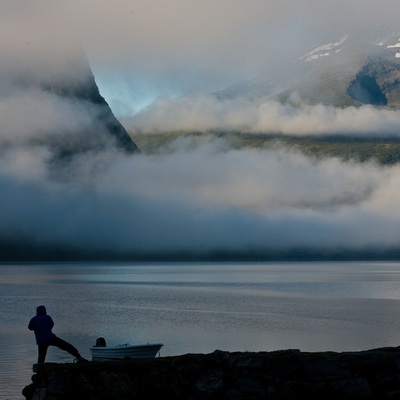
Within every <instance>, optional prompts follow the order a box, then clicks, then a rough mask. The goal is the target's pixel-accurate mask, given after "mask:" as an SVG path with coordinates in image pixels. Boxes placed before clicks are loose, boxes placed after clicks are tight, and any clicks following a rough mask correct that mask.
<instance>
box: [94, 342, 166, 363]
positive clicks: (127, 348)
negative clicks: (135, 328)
mask: <svg viewBox="0 0 400 400" xmlns="http://www.w3.org/2000/svg"><path fill="white" fill-rule="evenodd" d="M162 346H163V345H162V344H161V343H148V344H138V345H129V344H127V345H119V346H106V347H97V346H93V347H91V348H90V352H91V354H92V359H93V360H121V359H124V358H154V357H155V356H156V355H157V353H158V352H159V351H160V349H161V347H162Z"/></svg>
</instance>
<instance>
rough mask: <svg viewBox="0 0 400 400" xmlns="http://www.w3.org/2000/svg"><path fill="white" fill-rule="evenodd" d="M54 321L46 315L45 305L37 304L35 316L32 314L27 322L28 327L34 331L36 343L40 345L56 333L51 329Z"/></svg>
mask: <svg viewBox="0 0 400 400" xmlns="http://www.w3.org/2000/svg"><path fill="white" fill-rule="evenodd" d="M53 326H54V322H53V320H52V318H51V317H50V315H47V312H46V307H45V306H39V307H38V308H37V309H36V316H34V317H33V318H32V319H31V320H30V321H29V324H28V328H29V330H31V331H34V332H35V338H36V344H38V345H40V344H42V343H44V342H46V341H48V340H50V339H53V338H54V337H55V336H56V335H55V334H54V333H53V332H52V331H51V330H52V328H53Z"/></svg>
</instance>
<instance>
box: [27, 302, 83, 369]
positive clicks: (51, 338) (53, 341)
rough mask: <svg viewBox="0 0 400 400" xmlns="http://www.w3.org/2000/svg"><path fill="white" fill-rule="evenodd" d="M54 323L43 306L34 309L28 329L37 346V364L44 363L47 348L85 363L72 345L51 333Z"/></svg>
mask: <svg viewBox="0 0 400 400" xmlns="http://www.w3.org/2000/svg"><path fill="white" fill-rule="evenodd" d="M53 326H54V322H53V319H52V318H51V317H50V315H47V311H46V307H45V306H38V307H37V308H36V315H35V316H34V317H32V318H31V320H30V321H29V324H28V329H29V330H31V331H34V333H35V338H36V344H37V345H38V364H41V363H44V361H45V359H46V354H47V349H48V348H49V346H55V347H58V348H59V349H61V350H64V351H66V352H68V353H69V354H71V355H72V356H73V357H75V358H76V360H77V362H85V361H87V360H85V359H84V358H83V357H82V356H81V355H80V354H79V351H78V350H77V349H76V348H75V347H74V346H72V344H70V343H68V342H66V341H65V340H63V339H61V338H59V337H57V336H56V335H55V334H54V333H53V332H52V329H53Z"/></svg>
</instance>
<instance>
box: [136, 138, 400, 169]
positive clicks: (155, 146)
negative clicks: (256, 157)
mask: <svg viewBox="0 0 400 400" xmlns="http://www.w3.org/2000/svg"><path fill="white" fill-rule="evenodd" d="M376 136H379V135H376ZM132 139H133V141H134V142H135V143H136V144H137V146H138V147H139V149H140V150H141V151H142V153H144V154H156V153H167V152H170V151H173V149H174V147H175V146H176V145H177V144H178V143H179V142H178V141H180V142H182V141H184V143H185V146H186V147H187V146H189V147H196V146H198V145H200V144H202V143H205V142H207V141H211V140H215V139H218V140H219V141H223V142H226V145H227V147H229V148H233V149H241V148H264V149H278V148H286V149H294V150H298V151H301V152H303V153H304V154H306V155H307V156H310V157H315V158H321V157H339V158H341V159H344V160H354V161H356V162H366V161H376V162H378V163H379V164H382V165H392V164H396V163H398V162H400V138H395V137H392V138H382V139H376V138H361V137H360V138H356V137H344V136H343V135H340V136H339V135H337V136H302V137H298V136H283V135H271V134H256V133H218V132H214V133H201V132H192V133H179V132H171V133H163V134H151V135H132Z"/></svg>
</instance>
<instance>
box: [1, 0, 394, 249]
mask: <svg viewBox="0 0 400 400" xmlns="http://www.w3.org/2000/svg"><path fill="white" fill-rule="evenodd" d="M217 3H218V6H217V4H216V3H211V2H208V1H206V2H197V3H196V7H195V6H194V5H193V4H192V5H191V3H190V4H189V3H187V2H183V1H178V0H176V1H171V2H169V6H168V7H160V6H159V4H158V2H153V1H149V2H147V1H146V2H142V1H134V2H130V1H123V0H121V1H118V2H117V3H112V4H111V3H109V2H106V1H99V2H96V6H94V3H93V2H92V1H89V0H87V1H83V2H75V1H71V2H64V1H60V2H57V7H56V6H53V5H51V4H50V3H49V2H42V1H38V2H37V3H35V6H33V5H32V3H31V2H26V1H13V2H11V1H6V2H2V4H1V12H0V21H1V25H0V26H1V28H0V30H1V35H0V36H1V41H0V45H1V51H2V54H4V57H3V58H2V62H1V64H0V76H1V78H2V79H1V81H2V82H3V83H2V84H1V90H0V119H1V121H2V127H1V129H0V144H1V151H0V190H1V194H2V196H1V197H0V206H1V207H0V219H1V224H0V238H1V241H2V242H3V243H10V242H13V243H28V244H29V245H31V246H33V247H34V246H39V247H42V248H52V249H54V248H56V249H57V248H59V247H68V248H70V249H72V250H71V251H72V252H75V251H77V252H78V251H80V250H88V251H92V252H94V253H95V252H98V251H107V252H109V253H115V254H121V253H125V252H129V253H131V254H134V253H140V252H142V253H146V254H152V253H154V254H155V253H161V254H163V253H164V252H169V253H170V254H176V253H182V252H185V253H193V254H209V253H213V252H231V251H236V252H247V253H249V254H252V253H254V254H255V253H257V252H259V251H264V252H273V251H276V250H277V251H281V250H282V251H286V250H290V249H293V248H297V249H298V248H300V249H310V248H311V249H317V251H321V252H324V251H326V250H332V249H333V250H334V249H342V248H343V249H349V250H360V249H361V250H362V249H365V248H371V247H377V248H379V249H383V250H385V249H386V248H389V247H395V246H397V239H396V238H397V237H398V236H399V233H400V228H399V226H400V224H399V219H400V215H399V210H398V200H399V199H398V197H399V195H398V190H397V187H398V180H399V167H398V166H396V165H394V166H390V167H389V166H386V167H382V166H379V165H377V164H375V163H374V162H369V163H363V164H358V163H355V162H351V161H347V162H346V161H343V160H340V159H336V158H326V159H320V160H315V159H309V158H307V157H306V156H304V155H303V154H301V153H299V152H298V151H296V150H295V149H290V148H287V149H285V150H284V149H273V150H271V149H269V150H265V149H264V150H261V149H242V150H237V149H233V148H230V147H229V146H227V145H226V143H225V142H223V141H222V140H214V139H213V140H209V141H206V142H205V143H203V144H202V145H200V146H198V145H196V146H193V145H192V143H191V142H190V140H189V139H182V138H181V139H177V140H176V141H175V142H173V143H170V144H169V147H168V151H165V152H162V154H155V155H145V154H139V155H134V156H127V155H124V154H121V153H119V152H117V151H115V150H111V147H110V150H109V151H108V150H104V149H103V151H99V152H86V153H82V154H76V155H74V157H73V162H60V163H55V162H54V160H55V154H54V149H53V147H52V146H53V144H54V143H58V141H59V140H60V138H61V136H62V138H63V140H64V139H65V138H71V141H74V140H76V137H75V133H76V132H86V130H87V129H90V127H92V126H93V123H94V121H95V120H96V115H97V114H96V109H95V107H94V109H92V110H90V112H89V113H88V112H86V111H85V112H84V111H83V110H87V108H85V107H84V106H86V104H84V103H85V102H84V101H82V100H79V101H78V100H76V99H75V100H74V99H71V98H66V97H65V96H62V95H61V94H60V93H58V92H57V91H51V90H50V91H49V90H47V89H48V88H47V89H46V90H43V87H42V86H41V85H37V84H33V83H37V82H42V81H43V79H44V80H46V79H47V78H48V77H49V76H51V78H52V79H53V80H54V81H56V82H59V81H62V82H64V83H65V82H72V81H71V79H73V77H74V76H76V73H77V72H78V70H79V65H75V64H74V63H73V62H71V60H72V58H71V57H72V55H73V54H74V51H75V50H76V47H74V46H76V43H79V48H80V49H81V48H83V49H84V50H85V53H86V55H87V57H88V60H89V61H90V64H91V66H92V68H93V71H94V72H95V76H96V79H98V81H99V82H101V89H102V90H103V89H104V93H107V96H106V100H107V101H109V102H110V104H111V106H113V104H115V105H117V103H118V102H119V104H122V108H118V106H116V110H115V113H116V114H117V116H119V117H120V118H121V120H122V121H123V122H124V125H125V126H126V128H127V129H128V131H130V132H131V133H132V134H142V135H151V134H152V133H160V132H161V133H162V132H165V131H208V130H221V131H246V132H248V133H250V134H251V133H260V132H261V133H266V134H268V133H273V134H276V133H282V134H284V135H285V134H288V135H317V134H318V135H325V134H328V135H331V134H333V133H335V134H339V135H342V136H343V137H349V136H352V135H356V136H358V137H363V136H366V137H374V138H379V137H389V136H390V137H393V136H394V137H397V136H398V134H399V130H398V126H400V124H399V122H400V121H399V116H398V113H397V112H395V111H393V110H388V109H377V108H373V107H370V106H364V107H360V108H354V107H348V108H340V109H339V108H334V107H330V106H323V105H313V106H311V105H306V104H303V103H302V99H301V98H293V99H292V102H291V103H290V105H282V104H279V103H277V102H275V101H272V100H271V99H261V100H259V101H250V100H248V99H244V98H238V99H235V100H225V101H220V100H217V99H216V98H215V97H214V96H210V95H209V93H212V92H215V91H217V90H222V89H224V88H225V87H226V86H228V85H229V84H232V83H234V82H236V81H238V80H240V79H245V78H252V77H254V76H257V74H261V73H266V72H268V71H271V76H272V74H275V75H276V74H277V73H278V72H279V66H280V65H282V60H288V59H289V58H290V59H293V57H297V56H298V55H299V54H305V53H306V52H307V51H309V50H310V49H312V48H315V46H317V45H318V44H320V43H321V42H323V41H324V40H325V37H327V36H329V37H332V36H335V37H336V33H339V32H338V31H339V30H340V34H338V37H339V38H340V37H342V36H343V31H344V30H345V31H349V30H350V33H351V32H354V31H358V32H359V33H360V32H362V31H363V30H365V29H366V27H367V28H369V27H371V29H372V28H374V29H375V27H376V26H377V25H379V24H381V23H384V22H387V24H388V25H389V23H391V21H389V20H385V18H384V17H385V16H387V15H395V11H396V10H398V8H399V6H398V4H397V3H396V2H394V1H384V2H383V3H382V2H380V4H379V7H375V6H374V5H371V7H369V8H368V10H366V9H365V7H364V8H363V10H364V11H365V12H363V13H362V17H360V13H358V11H359V9H360V8H361V7H362V5H363V2H361V1H350V2H345V3H344V2H340V1H334V2H331V3H330V5H329V6H327V7H321V6H320V4H319V3H318V4H317V2H306V1H300V2H296V4H295V5H293V4H292V2H286V1H283V2H282V1H281V2H279V4H278V2H275V1H267V2H265V1H257V0H254V1H251V2H246V4H244V3H243V2H240V1H238V2H236V1H235V2H231V1H229V2H228V1H224V0H221V1H219V2H217ZM61 10H62V12H61ZM228 10H229V12H228ZM383 10H385V12H383ZM387 10H391V12H390V13H387V12H386V11H387ZM356 14H357V16H358V17H360V20H359V25H360V26H358V25H357V26H355V25H354V24H350V22H354V18H353V17H354V15H356ZM227 16H229V18H228V17H227ZM328 17H329V18H328ZM373 18H374V20H375V21H376V25H372V24H371V21H372V20H373ZM206 22H207V23H206ZM72 26H73V27H74V29H71V27H72ZM206 26H207V29H206V28H205V27H206ZM350 28H351V29H350ZM293 33H297V35H296V36H295V37H296V43H293V39H292V38H293V37H294V36H293ZM289 38H290V40H289ZM117 44H118V45H117ZM74 49H75V50H74ZM55 55H56V56H55ZM267 75H268V74H267ZM275 75H274V76H275ZM21 77H24V79H25V80H23V82H22V81H21ZM139 81H140V82H141V86H140V90H139V91H136V88H137V86H136V83H137V82H139ZM21 82H22V83H21ZM130 93H132V95H130ZM138 93H141V94H142V95H141V96H138ZM144 98H145V99H147V100H146V104H147V105H146V106H145V107H141V108H140V107H137V104H136V103H135V102H136V101H137V102H140V101H142V100H143V99H144ZM135 99H136V100H135ZM122 109H123V110H124V111H122ZM50 144H51V145H50Z"/></svg>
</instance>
